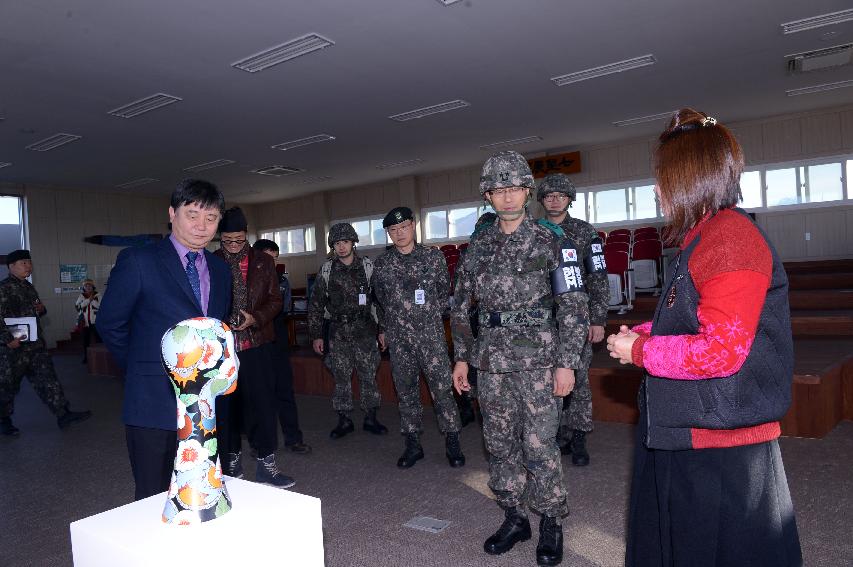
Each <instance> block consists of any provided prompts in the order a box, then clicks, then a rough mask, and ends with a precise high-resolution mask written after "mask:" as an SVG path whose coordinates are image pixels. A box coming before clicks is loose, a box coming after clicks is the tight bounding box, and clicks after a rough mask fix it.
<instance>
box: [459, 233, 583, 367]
mask: <svg viewBox="0 0 853 567" xmlns="http://www.w3.org/2000/svg"><path fill="white" fill-rule="evenodd" d="M560 241H561V240H560V239H559V238H558V237H557V236H556V235H555V234H554V232H552V231H551V229H548V228H545V227H544V226H541V225H539V224H537V223H536V221H534V220H532V219H531V218H529V217H527V218H525V219H524V220H523V221H522V223H521V225H519V227H518V228H517V229H516V230H515V232H513V233H512V234H504V233H502V232H501V230H500V228H499V223H495V224H493V225H492V226H490V227H489V228H487V229H485V230H483V231H481V232H480V233H478V234H477V235H476V236H475V237H474V238H472V240H471V243H470V245H469V246H468V250H467V252H466V253H465V256H464V257H463V258H462V259H461V260H460V264H459V265H457V267H456V274H457V279H456V292H455V294H454V302H453V309H452V310H451V313H450V321H451V329H452V332H453V345H454V349H455V351H456V352H455V359H456V360H462V361H465V362H467V363H468V364H470V365H472V366H475V367H477V368H479V369H481V370H484V371H486V372H495V373H499V372H516V371H520V370H531V369H536V368H551V367H558V368H578V366H580V356H581V351H582V350H583V345H584V343H585V342H586V338H587V330H588V328H589V324H588V322H587V317H588V311H587V301H588V296H587V294H586V293H584V292H580V291H577V292H572V293H565V294H562V295H559V296H557V297H556V298H555V297H553V294H552V293H551V276H550V274H551V271H552V270H553V269H555V268H556V267H557V265H558V264H559V258H560ZM579 262H582V258H580V259H579ZM473 305H476V306H477V309H478V311H479V313H480V316H481V317H482V316H483V314H484V313H490V312H510V311H531V310H536V311H538V312H547V313H548V314H549V315H550V313H551V311H552V309H553V308H554V306H555V305H556V323H557V324H556V326H555V325H554V321H553V320H552V321H546V322H545V323H543V324H541V325H538V326H507V327H502V326H499V327H488V326H484V325H480V328H479V332H478V334H477V338H476V339H475V338H474V336H473V333H472V330H471V321H470V316H469V314H470V311H469V310H470V309H471V307H472V306H473Z"/></svg>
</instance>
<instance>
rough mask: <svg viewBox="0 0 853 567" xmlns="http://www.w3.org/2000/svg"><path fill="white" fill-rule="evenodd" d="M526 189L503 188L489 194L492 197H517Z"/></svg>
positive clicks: (492, 190) (493, 190)
mask: <svg viewBox="0 0 853 567" xmlns="http://www.w3.org/2000/svg"><path fill="white" fill-rule="evenodd" d="M525 189H526V187H501V188H499V189H491V190H490V191H488V193H489V195H491V196H492V197H501V196H503V195H511V196H515V195H518V194H519V193H520V192H521V191H524V190H525Z"/></svg>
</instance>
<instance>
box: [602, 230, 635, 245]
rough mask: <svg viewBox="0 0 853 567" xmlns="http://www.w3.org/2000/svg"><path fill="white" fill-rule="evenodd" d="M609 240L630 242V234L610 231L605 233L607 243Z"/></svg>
mask: <svg viewBox="0 0 853 567" xmlns="http://www.w3.org/2000/svg"><path fill="white" fill-rule="evenodd" d="M611 242H624V243H625V244H630V243H631V235H630V234H625V233H622V232H620V233H619V234H613V233H612V232H611V233H610V234H608V235H607V244H610V243H611Z"/></svg>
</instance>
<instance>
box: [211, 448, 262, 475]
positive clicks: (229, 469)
mask: <svg viewBox="0 0 853 567" xmlns="http://www.w3.org/2000/svg"><path fill="white" fill-rule="evenodd" d="M256 454H257V453H256ZM220 465H221V466H222V474H224V475H227V476H230V477H231V478H243V453H242V452H241V451H237V452H236V453H226V454H225V459H224V462H223V461H220Z"/></svg>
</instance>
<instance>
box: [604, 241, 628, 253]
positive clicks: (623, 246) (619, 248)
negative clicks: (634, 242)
mask: <svg viewBox="0 0 853 567" xmlns="http://www.w3.org/2000/svg"><path fill="white" fill-rule="evenodd" d="M608 250H610V251H616V252H624V253H625V254H627V253H628V252H630V250H631V245H630V244H628V243H627V242H622V241H617V242H610V241H609V240H608V241H607V243H606V244H605V245H604V252H605V253H606V252H607V251H608Z"/></svg>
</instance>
